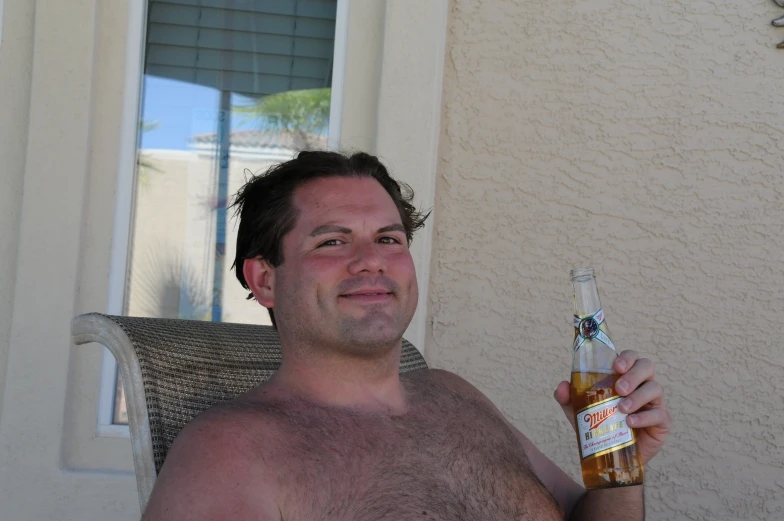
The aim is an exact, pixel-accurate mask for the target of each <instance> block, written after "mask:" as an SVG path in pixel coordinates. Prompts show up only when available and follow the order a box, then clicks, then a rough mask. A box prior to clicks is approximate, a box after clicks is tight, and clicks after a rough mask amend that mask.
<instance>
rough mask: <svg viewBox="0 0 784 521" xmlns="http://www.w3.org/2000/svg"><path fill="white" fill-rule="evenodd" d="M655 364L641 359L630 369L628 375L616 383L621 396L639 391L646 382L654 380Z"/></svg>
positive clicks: (616, 388)
mask: <svg viewBox="0 0 784 521" xmlns="http://www.w3.org/2000/svg"><path fill="white" fill-rule="evenodd" d="M653 376H654V369H653V362H652V361H650V360H648V359H647V358H640V359H638V360H637V361H636V362H634V365H633V366H632V367H631V369H629V370H628V371H627V372H626V374H624V375H623V376H621V377H620V378H618V381H617V382H615V390H616V391H618V394H620V395H621V396H626V395H628V394H630V393H631V392H632V391H634V390H635V389H637V388H638V387H639V386H640V385H641V384H642V383H643V382H645V381H646V380H653Z"/></svg>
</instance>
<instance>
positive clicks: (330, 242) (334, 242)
mask: <svg viewBox="0 0 784 521" xmlns="http://www.w3.org/2000/svg"><path fill="white" fill-rule="evenodd" d="M340 244H343V241H341V240H340V239H329V240H328V241H324V242H322V243H321V244H319V248H321V247H322V246H338V245H340Z"/></svg>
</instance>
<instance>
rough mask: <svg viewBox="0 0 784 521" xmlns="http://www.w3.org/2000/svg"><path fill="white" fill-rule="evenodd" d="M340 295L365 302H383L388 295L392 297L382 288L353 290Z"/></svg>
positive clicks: (354, 300)
mask: <svg viewBox="0 0 784 521" xmlns="http://www.w3.org/2000/svg"><path fill="white" fill-rule="evenodd" d="M341 297H343V298H346V299H348V300H350V301H352V302H366V303H375V302H385V301H386V300H388V299H389V298H390V297H392V293H391V292H389V291H384V290H369V291H364V290H361V291H354V292H351V293H344V294H343V295H341Z"/></svg>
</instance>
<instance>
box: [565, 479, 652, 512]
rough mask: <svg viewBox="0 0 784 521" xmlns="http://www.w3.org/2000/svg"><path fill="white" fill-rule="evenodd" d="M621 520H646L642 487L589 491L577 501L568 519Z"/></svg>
mask: <svg viewBox="0 0 784 521" xmlns="http://www.w3.org/2000/svg"><path fill="white" fill-rule="evenodd" d="M621 518H622V519H624V520H626V519H628V520H630V521H636V520H640V521H642V520H643V519H645V495H644V493H643V486H642V485H636V486H633V487H620V488H605V489H598V490H589V491H587V492H586V493H585V494H583V496H582V497H581V498H580V499H579V501H577V504H576V505H575V506H574V509H573V510H572V512H571V515H570V516H569V517H568V518H567V519H569V520H570V521H582V520H586V521H588V520H590V521H593V520H596V521H600V520H604V519H621Z"/></svg>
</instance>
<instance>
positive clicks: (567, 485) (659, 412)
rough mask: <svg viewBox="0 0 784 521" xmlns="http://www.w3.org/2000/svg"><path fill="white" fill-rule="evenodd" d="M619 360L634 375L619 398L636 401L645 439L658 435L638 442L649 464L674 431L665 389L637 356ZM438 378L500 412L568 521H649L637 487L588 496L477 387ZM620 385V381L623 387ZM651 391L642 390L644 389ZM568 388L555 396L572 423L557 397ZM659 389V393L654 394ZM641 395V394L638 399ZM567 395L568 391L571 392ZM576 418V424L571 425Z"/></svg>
mask: <svg viewBox="0 0 784 521" xmlns="http://www.w3.org/2000/svg"><path fill="white" fill-rule="evenodd" d="M619 360H620V361H622V362H624V364H623V365H621V366H618V367H616V370H618V372H619V373H621V374H625V373H629V376H628V377H627V379H626V381H627V383H629V384H630V385H629V387H628V389H627V390H626V391H624V392H619V394H621V395H622V396H628V397H629V398H631V399H632V401H633V402H637V403H633V405H632V406H631V408H630V409H628V411H629V412H635V411H638V410H639V409H640V408H642V409H643V410H644V413H637V415H638V421H639V422H640V423H638V424H637V425H640V426H641V427H643V428H644V429H643V430H645V428H647V430H646V431H645V432H641V433H640V434H643V435H644V436H646V435H649V432H648V431H650V433H652V434H654V435H653V436H649V438H650V439H648V438H644V437H643V436H638V445H639V444H640V438H643V439H644V443H643V445H644V447H640V448H641V449H646V450H643V451H642V452H643V454H644V455H647V456H648V457H647V459H644V461H643V462H644V463H647V462H648V460H649V459H650V458H651V457H653V455H655V454H656V452H658V450H659V449H660V448H661V445H662V444H663V443H664V439H665V438H666V436H667V432H668V431H669V428H670V424H671V419H670V416H669V413H668V412H667V411H666V409H665V408H664V404H663V400H662V390H661V387H660V386H658V384H657V386H658V387H657V386H653V385H651V384H650V383H648V382H652V381H653V367H652V362H650V360H646V359H641V360H640V362H641V363H640V364H639V365H638V364H637V361H638V357H637V354H636V353H634V352H633V351H624V353H622V354H621V357H619ZM434 371H437V372H438V373H439V375H441V376H442V378H444V379H445V380H447V381H449V382H450V384H451V385H453V386H454V388H455V389H456V390H458V391H460V392H462V393H465V395H467V396H475V397H477V398H478V399H480V400H482V401H483V402H484V403H486V404H487V406H488V407H489V408H491V409H492V410H494V411H496V412H497V413H498V415H499V417H500V418H502V419H503V420H504V422H505V423H506V424H507V425H508V426H509V428H510V429H511V430H512V432H514V433H515V435H516V436H517V439H518V440H519V441H520V444H521V445H522V446H523V450H524V451H525V453H526V455H527V456H528V460H529V461H530V463H531V467H532V468H533V471H534V473H536V476H537V477H538V478H539V480H540V481H541V482H542V484H543V485H544V486H545V488H547V490H548V491H549V492H550V494H552V496H553V497H554V498H555V500H556V501H557V502H558V504H559V506H560V507H561V509H562V510H563V512H564V519H565V520H566V521H604V520H608V521H609V520H614V519H619V518H621V519H624V520H625V521H627V520H628V521H642V520H644V519H645V505H644V496H643V486H642V485H640V486H633V487H619V488H613V489H605V490H591V491H586V490H585V488H584V487H583V486H581V485H579V484H578V483H577V482H575V481H574V480H573V479H572V478H571V477H569V475H568V474H566V473H565V472H564V471H563V470H561V469H560V468H559V467H558V466H557V465H556V464H555V463H553V461H552V460H550V459H549V458H548V457H547V456H545V455H544V454H543V453H542V452H541V451H540V450H539V449H537V448H536V446H535V445H534V444H533V442H532V441H531V440H529V439H528V437H527V436H525V435H524V434H523V433H522V432H520V430H519V429H517V427H515V426H514V425H512V423H510V422H509V420H507V419H506V417H505V416H504V415H503V414H502V413H501V411H499V410H498V408H497V407H496V406H495V405H494V404H493V403H492V402H491V401H490V400H489V399H488V398H487V397H486V396H484V394H482V392H481V391H479V390H478V389H477V388H476V387H474V386H473V385H471V384H470V383H468V382H467V381H465V380H464V379H463V378H461V377H459V376H457V375H455V374H453V373H449V372H447V371H440V370H434ZM620 381H621V380H620V379H619V382H620ZM646 383H647V386H646V387H645V388H644V389H643V385H644V384H646ZM562 387H563V385H561V386H559V389H558V390H556V399H557V400H558V401H559V403H560V404H561V406H562V407H563V408H564V412H565V413H567V418H570V416H569V411H571V404H569V403H568V396H567V397H566V398H564V399H563V400H562V399H561V398H563V397H562V396H561V397H559V396H558V391H559V390H560V391H563V389H562ZM652 388H654V389H652ZM635 393H636V394H635ZM567 395H568V386H567ZM573 421H574V418H571V422H573Z"/></svg>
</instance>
